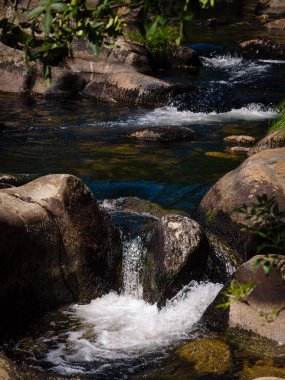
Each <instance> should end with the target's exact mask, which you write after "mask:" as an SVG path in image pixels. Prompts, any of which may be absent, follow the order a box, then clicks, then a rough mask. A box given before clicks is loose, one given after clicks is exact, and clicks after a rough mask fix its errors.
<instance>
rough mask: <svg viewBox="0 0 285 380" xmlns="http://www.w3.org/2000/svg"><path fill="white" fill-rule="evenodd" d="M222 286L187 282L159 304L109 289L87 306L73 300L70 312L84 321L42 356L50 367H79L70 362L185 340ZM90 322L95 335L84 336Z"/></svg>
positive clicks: (150, 350) (121, 355)
mask: <svg viewBox="0 0 285 380" xmlns="http://www.w3.org/2000/svg"><path fill="white" fill-rule="evenodd" d="M221 287H222V285H220V284H213V283H197V282H194V281H193V282H191V283H190V284H189V286H187V287H185V288H184V289H183V290H182V291H181V292H179V293H178V295H177V296H176V297H175V298H174V299H173V300H172V301H170V302H168V304H167V305H166V306H165V307H164V308H163V309H162V310H159V309H158V307H157V305H150V304H147V303H146V302H144V301H143V300H142V299H137V298H135V297H134V296H132V295H118V294H116V293H112V292H111V293H109V294H107V295H105V296H103V297H102V298H97V299H95V300H93V301H92V302H91V303H90V304H88V305H75V306H74V309H73V312H72V313H73V315H75V316H77V317H79V318H80V319H82V321H83V327H82V329H81V330H80V331H77V332H70V333H69V334H68V337H67V338H66V343H64V344H63V343H61V344H60V345H59V347H58V348H56V349H54V350H51V351H50V352H49V353H48V355H47V360H48V361H49V362H51V363H53V364H54V368H53V369H54V370H57V371H58V372H60V373H64V374H71V373H78V372H80V371H81V367H80V366H75V365H74V363H79V362H88V361H96V360H97V361H98V360H99V361H100V362H102V361H104V360H105V359H108V360H117V359H128V358H134V357H141V356H143V355H146V354H148V353H154V352H157V351H159V352H160V353H161V352H162V351H163V349H165V348H167V347H169V346H171V345H173V344H174V343H175V342H177V341H179V340H182V339H185V338H186V337H187V336H189V334H190V333H191V329H193V326H194V325H195V323H197V322H198V321H199V320H200V318H201V316H202V314H203V312H204V311H205V309H206V308H207V306H208V305H209V304H210V303H211V302H212V301H213V299H214V298H215V296H216V295H217V293H218V291H219V290H220V289H221ZM84 326H88V329H89V331H90V326H92V332H93V333H94V340H92V339H91V340H88V339H86V337H84V333H85V332H86V328H87V327H84Z"/></svg>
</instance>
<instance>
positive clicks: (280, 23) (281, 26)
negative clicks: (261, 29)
mask: <svg viewBox="0 0 285 380" xmlns="http://www.w3.org/2000/svg"><path fill="white" fill-rule="evenodd" d="M265 28H266V29H268V30H285V19H284V18H283V19H280V20H274V21H271V22H268V23H267V24H265Z"/></svg>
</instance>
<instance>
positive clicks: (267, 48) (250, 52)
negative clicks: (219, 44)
mask: <svg viewBox="0 0 285 380" xmlns="http://www.w3.org/2000/svg"><path fill="white" fill-rule="evenodd" d="M239 48H240V53H241V55H242V56H243V57H244V58H248V59H256V58H259V59H282V60H284V59H285V45H283V44H281V43H279V42H275V41H271V40H264V39H263V40H261V39H255V40H250V41H244V42H241V43H240V44H239Z"/></svg>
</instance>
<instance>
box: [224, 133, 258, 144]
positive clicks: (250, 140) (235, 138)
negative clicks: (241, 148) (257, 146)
mask: <svg viewBox="0 0 285 380" xmlns="http://www.w3.org/2000/svg"><path fill="white" fill-rule="evenodd" d="M223 140H224V142H225V143H226V144H239V145H253V144H254V143H255V141H256V139H255V138H254V137H252V136H247V135H231V136H227V137H225V138H224V139H223Z"/></svg>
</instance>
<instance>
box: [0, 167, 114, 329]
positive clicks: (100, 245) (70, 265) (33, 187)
mask: <svg viewBox="0 0 285 380" xmlns="http://www.w3.org/2000/svg"><path fill="white" fill-rule="evenodd" d="M0 203H1V208H0V226H1V228H0V237H1V238H0V289H1V291H0V302H1V305H3V309H2V312H1V316H0V318H1V324H0V326H1V330H6V328H8V326H11V325H13V327H14V328H16V326H17V325H18V324H19V323H22V322H25V321H26V320H29V319H31V318H34V317H35V316H36V315H37V314H40V313H43V312H44V311H46V310H50V309H53V308H56V307H58V306H60V305H63V304H68V303H71V302H77V301H84V302H87V301H88V300H91V299H92V298H94V297H95V296H96V295H100V294H103V293H104V292H105V291H108V290H110V289H118V288H119V287H120V268H121V246H120V234H119V232H118V230H117V229H115V228H114V227H113V225H112V222H111V219H110V216H109V215H108V214H107V213H106V212H105V211H104V210H102V209H101V208H100V207H99V205H98V204H97V202H96V201H95V200H94V198H93V196H92V194H91V192H90V190H89V189H88V188H87V187H86V186H85V185H84V184H83V183H82V182H81V181H80V180H79V179H78V178H76V177H74V176H71V175H64V174H62V175H60V174H58V175H49V176H45V177H41V178H38V179H36V180H34V181H32V182H29V183H28V184H26V185H23V186H20V187H15V188H11V189H4V190H1V191H0ZM19 315H21V320H19V318H18V316H19Z"/></svg>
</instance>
